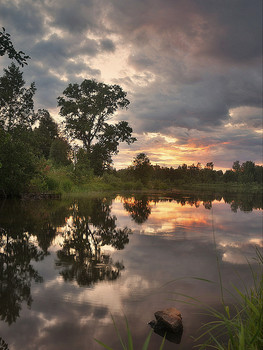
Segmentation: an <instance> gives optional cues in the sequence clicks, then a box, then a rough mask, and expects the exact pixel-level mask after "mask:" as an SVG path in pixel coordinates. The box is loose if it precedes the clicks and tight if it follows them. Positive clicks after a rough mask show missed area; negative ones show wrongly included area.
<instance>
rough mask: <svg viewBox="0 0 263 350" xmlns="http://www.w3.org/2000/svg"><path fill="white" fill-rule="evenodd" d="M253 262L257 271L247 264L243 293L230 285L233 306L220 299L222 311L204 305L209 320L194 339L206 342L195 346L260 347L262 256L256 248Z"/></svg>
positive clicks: (252, 349)
mask: <svg viewBox="0 0 263 350" xmlns="http://www.w3.org/2000/svg"><path fill="white" fill-rule="evenodd" d="M256 253H257V261H258V263H259V266H260V272H261V273H260V274H258V273H256V272H255V271H254V270H253V269H252V267H251V265H250V264H249V266H250V269H251V273H252V276H253V282H254V284H253V286H252V287H251V288H249V289H248V288H245V292H241V291H240V289H238V288H236V287H235V286H233V291H234V293H232V295H233V296H234V297H235V303H234V304H233V305H230V306H228V305H225V303H224V301H223V300H222V311H221V312H219V311H217V310H215V309H213V308H211V307H208V308H207V311H208V315H209V316H211V317H212V321H211V322H209V323H206V324H204V325H203V326H202V328H201V335H200V337H198V338H197V339H196V341H200V340H202V339H204V338H206V341H204V342H203V343H202V342H201V344H199V345H198V346H197V347H198V348H199V349H209V348H211V349H217V350H261V349H263V275H262V272H263V271H262V268H263V256H262V253H261V252H260V251H259V250H257V251H256Z"/></svg>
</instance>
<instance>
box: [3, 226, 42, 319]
mask: <svg viewBox="0 0 263 350" xmlns="http://www.w3.org/2000/svg"><path fill="white" fill-rule="evenodd" d="M0 252H1V253H0V316H1V319H2V320H4V321H5V322H7V323H8V324H11V323H13V322H15V321H16V319H17V317H19V313H20V310H21V307H22V302H23V301H25V302H26V303H27V305H28V307H30V305H31V303H32V297H31V282H32V281H35V282H41V281H42V278H41V276H40V275H39V274H38V272H37V271H36V270H35V269H34V267H33V266H32V264H31V261H32V260H34V261H39V260H42V259H43V258H44V256H45V253H44V252H43V251H41V250H39V249H38V248H37V245H36V244H35V243H34V242H33V241H32V240H31V237H30V235H29V234H28V233H27V232H24V233H19V234H16V233H14V232H8V231H6V230H4V229H0Z"/></svg>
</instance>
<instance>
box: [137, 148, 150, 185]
mask: <svg viewBox="0 0 263 350" xmlns="http://www.w3.org/2000/svg"><path fill="white" fill-rule="evenodd" d="M133 172H134V176H135V178H137V179H139V180H141V181H142V183H143V184H144V185H146V184H147V183H148V182H149V180H150V177H151V174H152V166H151V162H150V159H149V157H148V156H147V155H146V154H145V153H139V154H137V156H136V157H135V158H134V160H133Z"/></svg>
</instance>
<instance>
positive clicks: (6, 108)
mask: <svg viewBox="0 0 263 350" xmlns="http://www.w3.org/2000/svg"><path fill="white" fill-rule="evenodd" d="M35 91H36V88H35V83H32V84H31V85H30V87H29V88H25V81H24V79H23V73H22V72H21V71H20V70H19V67H17V66H16V65H15V64H14V63H11V65H10V66H9V67H8V68H7V69H4V75H3V76H2V77H0V125H1V126H2V127H3V128H4V129H5V130H7V131H8V132H10V131H12V129H14V128H15V127H16V126H20V127H25V128H29V127H31V126H32V125H33V124H34V122H35V121H36V119H37V115H36V114H35V112H34V101H33V96H34V94H35Z"/></svg>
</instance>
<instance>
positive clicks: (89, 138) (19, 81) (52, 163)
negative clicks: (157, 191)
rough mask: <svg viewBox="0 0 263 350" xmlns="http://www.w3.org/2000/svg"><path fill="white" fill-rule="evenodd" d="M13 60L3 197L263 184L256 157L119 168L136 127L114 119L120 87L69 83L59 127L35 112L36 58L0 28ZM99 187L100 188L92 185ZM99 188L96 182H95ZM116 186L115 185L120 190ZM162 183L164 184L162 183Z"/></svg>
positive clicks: (4, 88) (0, 171)
mask: <svg viewBox="0 0 263 350" xmlns="http://www.w3.org/2000/svg"><path fill="white" fill-rule="evenodd" d="M3 55H8V57H9V58H10V59H12V60H15V62H16V64H15V63H14V62H12V63H11V64H10V65H9V66H8V67H7V68H5V69H4V70H3V74H2V76H0V196H2V197H3V196H4V197H6V196H20V195H21V194H23V193H39V192H50V191H51V192H70V191H74V190H76V189H81V190H89V189H92V188H95V189H97V188H98V185H99V186H102V187H103V186H104V187H103V188H104V189H105V188H106V189H107V188H109V187H105V185H108V186H112V187H113V188H114V189H116V188H120V189H143V188H145V187H147V186H148V187H149V186H150V187H153V188H154V187H158V186H159V187H160V184H161V185H163V187H165V186H168V185H180V184H187V183H216V182H223V183H225V182H236V183H257V184H262V173H263V171H262V169H263V167H262V166H258V165H255V163H254V162H252V161H247V162H245V163H242V164H240V163H239V161H235V162H234V164H233V168H232V169H231V170H227V171H226V172H225V173H223V171H221V170H219V171H216V170H214V164H213V163H212V162H210V163H207V164H206V165H205V166H204V167H202V166H201V164H200V163H197V164H196V165H195V164H192V165H190V166H189V165H186V164H183V165H182V166H179V167H178V168H177V169H175V168H173V167H170V168H168V167H160V166H159V165H151V161H150V159H149V158H148V156H147V155H146V154H145V153H139V154H137V155H136V156H135V157H134V159H133V161H132V164H131V166H129V167H127V168H126V169H121V170H118V171H116V170H115V169H113V167H112V165H113V161H112V157H113V156H114V155H116V154H117V153H118V147H119V144H120V142H126V143H127V144H132V143H133V142H135V141H136V138H135V137H133V136H132V128H131V127H130V125H129V124H128V122H126V121H120V122H118V123H115V124H113V123H112V122H111V119H112V116H113V114H114V113H115V112H116V111H117V110H119V109H126V108H128V105H129V103H130V102H129V100H128V99H127V97H126V95H127V94H126V92H125V91H123V89H122V88H121V87H120V86H119V85H107V84H104V83H100V82H97V81H95V80H88V79H85V80H84V81H83V82H82V83H80V84H77V83H74V84H69V85H68V87H67V88H66V89H65V90H64V91H63V93H62V95H61V96H58V97H57V104H58V107H59V108H60V112H59V114H60V116H61V117H62V118H63V122H62V123H60V124H58V123H57V122H56V121H55V120H54V119H53V118H52V117H51V115H50V113H49V111H48V110H46V109H39V110H38V111H35V109H34V96H35V92H36V86H35V83H34V82H32V83H30V84H29V85H27V84H26V82H25V80H24V78H23V71H22V67H23V66H24V65H25V64H27V61H28V60H29V59H30V57H29V56H27V55H25V54H24V53H23V52H22V51H16V50H15V48H14V46H13V44H12V42H11V40H10V35H9V34H8V33H6V31H5V29H4V28H3V30H2V31H0V56H3ZM94 184H96V186H95V187H94ZM92 186H93V187H92ZM116 186H117V187H116ZM161 187H162V186H161Z"/></svg>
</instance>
